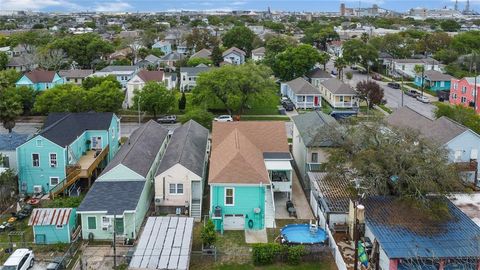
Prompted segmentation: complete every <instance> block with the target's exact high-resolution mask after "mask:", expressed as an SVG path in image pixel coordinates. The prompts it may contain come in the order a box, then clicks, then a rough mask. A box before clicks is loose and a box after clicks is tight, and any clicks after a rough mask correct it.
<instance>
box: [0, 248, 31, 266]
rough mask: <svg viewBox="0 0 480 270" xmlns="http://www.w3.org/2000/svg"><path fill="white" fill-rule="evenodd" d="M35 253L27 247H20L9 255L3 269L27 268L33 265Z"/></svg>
mask: <svg viewBox="0 0 480 270" xmlns="http://www.w3.org/2000/svg"><path fill="white" fill-rule="evenodd" d="M34 263H35V255H33V251H32V250H30V249H26V248H19V249H17V250H15V252H13V253H12V255H10V257H8V259H7V261H6V262H5V263H4V264H3V267H2V268H1V269H2V270H27V269H29V268H31V267H33V264H34Z"/></svg>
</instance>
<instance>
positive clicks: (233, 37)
mask: <svg viewBox="0 0 480 270" xmlns="http://www.w3.org/2000/svg"><path fill="white" fill-rule="evenodd" d="M254 40H255V33H253V32H252V30H250V29H249V28H248V27H246V26H234V27H233V28H232V29H230V30H228V32H227V33H225V35H224V36H223V46H225V47H227V48H230V47H237V48H239V49H242V50H243V51H245V52H246V53H247V55H250V52H251V51H252V49H253V42H254Z"/></svg>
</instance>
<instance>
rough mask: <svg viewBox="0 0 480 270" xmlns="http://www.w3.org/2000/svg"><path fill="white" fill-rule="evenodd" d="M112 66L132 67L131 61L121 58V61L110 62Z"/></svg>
mask: <svg viewBox="0 0 480 270" xmlns="http://www.w3.org/2000/svg"><path fill="white" fill-rule="evenodd" d="M112 65H114V66H130V65H132V61H130V59H127V58H123V59H119V60H114V61H113V62H112Z"/></svg>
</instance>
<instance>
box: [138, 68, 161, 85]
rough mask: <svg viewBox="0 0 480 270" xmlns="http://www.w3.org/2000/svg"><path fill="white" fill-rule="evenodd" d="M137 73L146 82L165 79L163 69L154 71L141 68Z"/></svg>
mask: <svg viewBox="0 0 480 270" xmlns="http://www.w3.org/2000/svg"><path fill="white" fill-rule="evenodd" d="M137 75H138V77H140V79H142V80H143V81H144V82H150V81H155V82H161V81H163V71H161V70H153V71H149V70H140V71H139V72H138V73H137Z"/></svg>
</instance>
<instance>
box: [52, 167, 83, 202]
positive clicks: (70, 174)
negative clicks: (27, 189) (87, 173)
mask: <svg viewBox="0 0 480 270" xmlns="http://www.w3.org/2000/svg"><path fill="white" fill-rule="evenodd" d="M66 171H67V177H65V179H63V180H62V181H61V182H60V183H58V185H56V186H55V187H53V188H52V189H51V190H50V198H51V199H54V198H55V196H57V195H58V194H60V193H62V192H63V191H64V190H65V189H67V188H68V187H70V186H71V185H72V184H74V183H75V182H76V181H77V180H78V179H80V173H81V172H82V168H81V167H80V166H79V165H69V166H67V170H66Z"/></svg>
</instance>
